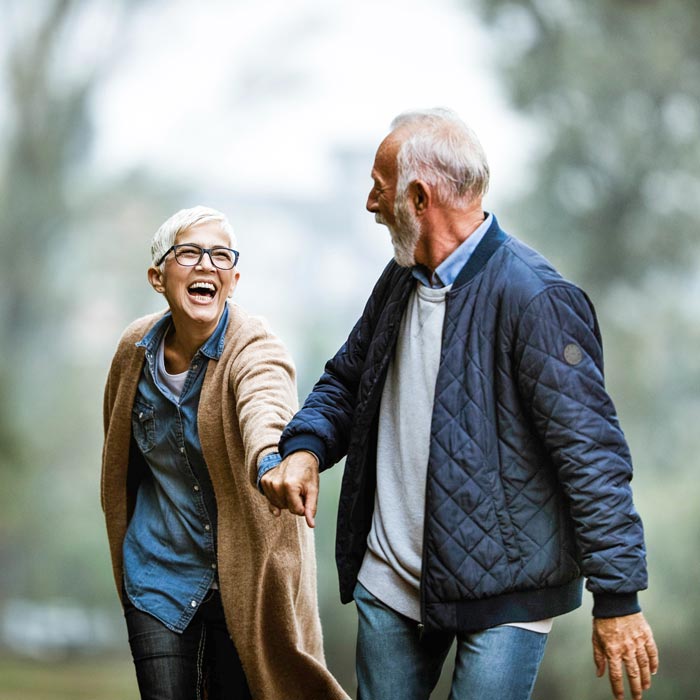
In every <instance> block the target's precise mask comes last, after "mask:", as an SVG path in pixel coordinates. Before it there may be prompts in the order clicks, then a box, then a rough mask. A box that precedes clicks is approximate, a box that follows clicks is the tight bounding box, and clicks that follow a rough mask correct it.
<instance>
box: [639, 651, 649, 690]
mask: <svg viewBox="0 0 700 700" xmlns="http://www.w3.org/2000/svg"><path fill="white" fill-rule="evenodd" d="M637 666H639V674H640V678H641V681H642V689H643V690H648V689H649V688H650V687H651V670H650V668H649V657H648V656H647V652H646V649H645V648H644V647H642V648H641V649H637Z"/></svg>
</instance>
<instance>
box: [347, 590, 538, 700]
mask: <svg viewBox="0 0 700 700" xmlns="http://www.w3.org/2000/svg"><path fill="white" fill-rule="evenodd" d="M354 595H355V603H356V605H357V615H358V631H357V659H356V670H357V682H358V696H357V697H358V700H427V699H428V698H429V697H430V693H431V691H432V690H433V688H434V687H435V685H436V684H437V682H438V679H439V677H440V671H441V670H442V665H443V663H444V661H445V657H446V656H447V653H448V651H449V649H450V646H451V645H452V642H453V640H454V638H455V635H454V634H452V633H446V632H430V633H426V634H424V635H423V637H422V638H420V636H419V631H418V624H417V623H416V622H415V620H411V619H409V618H407V617H404V616H403V615H400V614H399V613H397V612H395V611H393V610H391V608H388V607H387V606H386V605H384V604H383V603H382V602H381V601H379V600H377V598H375V597H374V596H373V595H372V594H371V593H370V592H369V591H368V590H367V589H366V588H364V587H363V586H362V585H361V584H359V583H358V584H357V586H356V587H355V593H354ZM546 643H547V635H546V634H540V633H539V632H531V631H530V630H524V629H520V628H518V627H493V628H491V629H487V630H483V631H480V632H472V633H470V634H458V635H457V656H456V659H455V669H454V675H453V676H452V690H451V691H450V700H528V699H529V698H530V695H531V693H532V688H533V686H534V685H535V678H536V677H537V670H538V669H539V666H540V662H541V661H542V656H543V655H544V647H545V644H546Z"/></svg>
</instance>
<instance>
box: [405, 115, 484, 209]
mask: <svg viewBox="0 0 700 700" xmlns="http://www.w3.org/2000/svg"><path fill="white" fill-rule="evenodd" d="M399 128H400V129H404V128H406V129H407V130H408V136H406V138H405V139H404V140H403V142H402V144H401V147H400V148H399V152H398V156H397V166H398V179H397V184H396V191H397V194H398V195H403V194H405V192H406V190H407V188H408V186H409V185H410V184H411V182H414V181H415V180H424V181H425V182H427V183H428V184H429V185H432V186H433V187H434V188H435V189H436V190H437V193H438V198H439V200H440V201H441V202H442V203H443V204H446V205H448V206H461V205H464V204H468V203H469V202H471V201H472V200H474V199H475V198H477V197H482V196H483V195H484V194H486V191H487V190H488V187H489V164H488V162H487V160H486V154H485V153H484V149H483V148H482V146H481V144H480V143H479V139H478V138H477V137H476V134H475V133H474V132H473V131H472V130H471V129H470V128H469V127H468V126H467V125H466V124H465V123H464V122H463V121H462V120H461V119H460V118H459V116H458V115H457V114H456V113H455V112H453V111H452V110H449V109H442V108H437V109H426V110H420V111H415V112H404V113H403V114H399V116H398V117H396V118H395V119H394V120H393V121H392V122H391V129H392V131H393V130H395V129H399Z"/></svg>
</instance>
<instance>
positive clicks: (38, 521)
mask: <svg viewBox="0 0 700 700" xmlns="http://www.w3.org/2000/svg"><path fill="white" fill-rule="evenodd" d="M130 5H131V0H121V1H120V2H116V3H111V4H110V5H108V6H102V7H101V8H99V10H100V11H99V12H98V13H97V14H92V13H93V12H94V10H95V7H94V4H91V3H89V2H86V1H85V0H82V1H81V0H51V1H47V2H44V3H41V4H40V5H31V4H27V3H21V2H16V1H13V2H7V3H4V4H3V7H2V9H1V13H2V14H1V15H0V21H2V40H3V50H2V68H3V74H2V85H1V88H2V94H3V96H4V97H5V100H4V104H3V107H4V110H3V114H2V117H3V120H2V124H1V126H2V129H1V130H0V140H1V141H0V142H1V145H2V149H1V152H2V157H1V158H0V246H1V249H2V255H0V276H1V278H2V285H3V294H2V295H1V296H0V356H1V357H2V364H1V365H0V396H2V402H1V403H0V471H1V473H2V475H3V477H4V479H3V484H4V486H3V488H2V489H0V531H1V532H2V538H0V603H2V602H3V598H4V597H7V596H26V597H29V598H38V599H41V598H44V597H47V596H69V595H71V596H77V597H80V598H81V599H83V600H84V601H85V602H91V603H95V602H97V601H99V600H100V599H104V597H105V593H106V590H107V589H106V587H105V581H107V580H108V579H109V570H108V569H105V567H104V566H103V564H106V561H107V560H106V558H105V556H104V555H105V552H104V543H103V541H102V532H101V531H100V530H96V528H95V522H96V516H97V511H98V510H99V501H98V500H93V499H96V498H97V482H98V479H99V473H98V471H99V470H98V465H97V464H96V463H95V458H96V454H99V441H100V434H101V427H100V416H99V407H100V405H101V403H100V391H101V385H102V382H103V377H104V373H105V367H104V361H103V354H102V353H100V352H96V349H100V348H101V347H103V345H104V344H105V343H106V344H107V345H108V346H110V347H112V346H113V345H114V343H115V338H113V337H104V335H103V330H104V327H105V323H106V322H109V321H110V319H112V318H113V316H114V315H118V316H121V315H122V314H125V315H126V314H129V313H130V311H129V309H130V308H132V309H133V308H134V307H135V304H134V300H133V299H129V298H124V297H123V296H122V297H121V298H120V299H119V308H118V309H117V308H116V307H115V306H112V305H110V304H109V303H108V302H105V299H106V298H107V295H108V294H109V292H110V291H112V290H110V288H109V287H110V270H111V269H113V267H114V263H115V262H116V263H118V262H119V260H120V256H121V255H124V254H126V250H128V249H129V246H124V245H123V244H124V243H125V242H126V240H128V237H129V231H131V230H134V227H133V226H132V225H130V223H129V222H130V220H134V219H137V220H138V222H139V223H138V229H136V235H139V236H142V235H143V234H142V231H143V226H144V221H146V222H147V224H150V225H155V223H156V222H157V221H158V220H159V219H160V217H161V211H165V210H166V209H165V206H164V204H163V200H164V199H167V197H168V195H169V194H170V192H171V191H172V190H167V188H158V187H156V186H155V185H154V184H153V183H151V182H149V181H148V180H147V179H145V178H138V177H136V176H134V175H133V174H128V175H126V176H124V177H123V178H121V179H119V180H118V181H105V179H103V178H102V179H100V178H96V177H94V174H93V172H92V170H91V168H92V164H91V161H90V157H91V153H92V137H93V128H92V114H91V100H92V99H94V96H95V92H96V90H97V88H98V85H99V84H100V83H101V81H103V80H104V79H105V76H106V74H107V73H108V72H109V70H110V68H111V65H112V61H113V59H114V56H115V54H117V53H118V50H119V48H120V47H119V42H120V41H122V40H123V35H122V34H120V32H123V31H124V30H125V28H126V26H127V25H128V22H129V17H128V12H127V11H128V10H129V7H130ZM169 208H170V204H168V205H167V209H169ZM125 232H126V234H125ZM132 236H133V234H132ZM139 271H141V270H139ZM117 274H120V273H119V272H117ZM134 296H135V297H136V296H137V295H134ZM138 297H140V295H138ZM86 491H87V493H89V494H91V496H90V498H89V499H86V497H85V494H86ZM96 562H99V566H95V563H96Z"/></svg>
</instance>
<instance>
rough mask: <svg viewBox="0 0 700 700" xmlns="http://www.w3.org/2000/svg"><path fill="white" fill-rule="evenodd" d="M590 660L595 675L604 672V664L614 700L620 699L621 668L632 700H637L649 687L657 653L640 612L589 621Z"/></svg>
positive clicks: (649, 631)
mask: <svg viewBox="0 0 700 700" xmlns="http://www.w3.org/2000/svg"><path fill="white" fill-rule="evenodd" d="M593 660H594V661H595V666H596V674H597V676H598V677H599V678H600V677H601V676H602V675H603V674H604V673H605V664H606V662H607V665H608V671H609V675H610V685H611V686H612V691H613V696H614V697H615V700H624V697H625V689H624V685H623V677H622V672H623V666H624V668H625V671H626V672H627V678H628V680H629V685H630V690H631V692H632V700H641V698H642V691H643V690H648V689H649V688H650V687H651V676H652V675H653V674H654V673H656V671H657V669H658V667H659V654H658V651H657V649H656V643H655V642H654V636H653V635H652V633H651V628H650V627H649V625H648V624H647V621H646V620H645V619H644V615H642V613H636V614H634V615H625V616H624V617H611V618H595V619H594V620H593Z"/></svg>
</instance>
